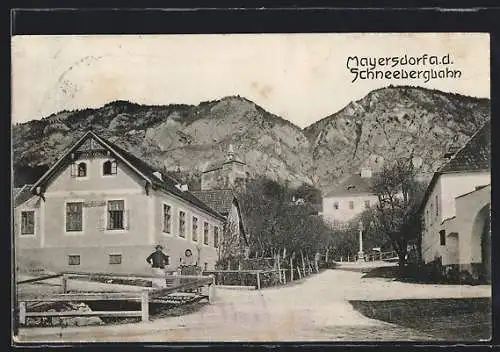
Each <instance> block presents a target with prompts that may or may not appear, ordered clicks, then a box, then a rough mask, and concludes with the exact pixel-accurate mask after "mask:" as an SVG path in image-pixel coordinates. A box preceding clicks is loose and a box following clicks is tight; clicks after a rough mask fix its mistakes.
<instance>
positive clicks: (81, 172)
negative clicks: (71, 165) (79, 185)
mask: <svg viewBox="0 0 500 352" xmlns="http://www.w3.org/2000/svg"><path fill="white" fill-rule="evenodd" d="M77 175H78V177H85V176H87V164H85V163H79V164H78V174H77Z"/></svg>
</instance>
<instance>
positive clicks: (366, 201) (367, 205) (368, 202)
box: [365, 200, 370, 209]
mask: <svg viewBox="0 0 500 352" xmlns="http://www.w3.org/2000/svg"><path fill="white" fill-rule="evenodd" d="M365 209H370V201H369V200H365Z"/></svg>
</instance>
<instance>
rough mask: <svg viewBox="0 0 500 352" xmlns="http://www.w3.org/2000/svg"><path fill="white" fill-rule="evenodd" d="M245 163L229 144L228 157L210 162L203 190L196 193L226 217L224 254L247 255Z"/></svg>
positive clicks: (222, 247)
mask: <svg viewBox="0 0 500 352" xmlns="http://www.w3.org/2000/svg"><path fill="white" fill-rule="evenodd" d="M246 182H247V172H246V164H245V163H244V162H243V161H242V160H241V159H240V158H239V157H238V156H237V154H236V153H235V152H234V148H233V146H232V145H231V144H230V145H229V148H228V152H227V155H226V159H225V160H222V161H216V162H211V163H209V164H208V165H207V166H206V167H205V170H204V171H203V173H202V177H201V191H194V192H193V193H194V194H195V195H196V196H197V197H198V198H199V199H201V200H202V201H204V202H205V203H206V204H208V205H209V206H210V207H212V208H213V209H215V210H216V211H217V212H219V213H220V214H222V215H224V217H225V218H226V223H225V228H224V235H223V238H222V239H221V246H220V247H219V250H218V253H219V255H220V256H221V257H224V256H226V257H227V256H231V257H237V258H240V259H243V258H247V257H248V250H249V245H248V234H247V233H246V232H245V226H244V221H243V217H242V211H241V208H240V203H239V201H238V193H239V192H242V191H244V190H245V189H246Z"/></svg>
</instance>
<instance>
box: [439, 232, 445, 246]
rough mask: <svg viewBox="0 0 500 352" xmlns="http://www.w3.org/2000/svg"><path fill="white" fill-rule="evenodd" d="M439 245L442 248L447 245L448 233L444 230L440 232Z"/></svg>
mask: <svg viewBox="0 0 500 352" xmlns="http://www.w3.org/2000/svg"><path fill="white" fill-rule="evenodd" d="M439 244H440V245H441V246H445V245H446V232H445V231H444V230H441V231H439Z"/></svg>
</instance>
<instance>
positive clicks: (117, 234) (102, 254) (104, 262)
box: [14, 159, 223, 274]
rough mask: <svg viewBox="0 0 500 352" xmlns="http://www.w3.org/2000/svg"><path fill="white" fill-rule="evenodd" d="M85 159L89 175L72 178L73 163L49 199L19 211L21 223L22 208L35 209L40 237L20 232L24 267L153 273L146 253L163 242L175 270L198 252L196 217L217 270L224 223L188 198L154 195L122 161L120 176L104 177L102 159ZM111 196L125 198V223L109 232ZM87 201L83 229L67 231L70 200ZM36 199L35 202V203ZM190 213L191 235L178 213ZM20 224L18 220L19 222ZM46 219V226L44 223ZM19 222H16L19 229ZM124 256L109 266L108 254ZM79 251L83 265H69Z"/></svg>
mask: <svg viewBox="0 0 500 352" xmlns="http://www.w3.org/2000/svg"><path fill="white" fill-rule="evenodd" d="M104 160H106V159H94V160H86V162H87V176H86V177H84V178H75V177H71V171H70V167H69V166H68V167H66V168H62V170H61V171H60V172H59V173H57V174H56V175H55V177H54V178H53V179H52V182H51V183H50V184H49V185H48V187H47V189H46V192H45V199H46V201H45V202H43V201H41V200H40V198H39V197H33V198H32V199H33V201H29V202H26V203H25V204H23V205H22V206H21V207H18V208H16V209H15V211H14V214H15V219H17V222H19V221H20V216H21V215H20V214H21V210H22V209H31V208H33V209H35V216H36V220H35V226H36V230H35V235H34V236H30V237H28V236H26V235H24V236H22V237H21V236H20V235H18V236H17V237H16V239H18V240H17V241H16V244H17V247H16V248H18V250H17V251H16V258H17V259H18V262H19V265H20V266H30V267H33V266H39V267H44V268H46V269H48V270H55V271H60V270H73V271H96V272H116V273H139V274H140V273H148V272H150V266H149V265H148V264H147V263H146V260H145V259H146V257H147V256H148V255H149V254H150V253H151V252H152V251H153V247H154V244H156V243H161V244H163V245H164V246H165V247H166V249H165V253H166V254H167V255H169V256H170V265H169V266H168V267H167V270H175V269H176V268H177V266H178V264H179V258H180V256H181V255H183V253H184V251H185V250H186V249H187V248H190V249H191V250H192V251H193V254H195V255H196V254H197V250H196V245H197V243H194V242H193V241H192V239H191V228H192V216H193V215H194V216H197V217H198V219H199V220H198V221H199V228H198V239H199V242H198V243H199V244H200V248H201V252H200V265H201V266H202V267H203V266H204V263H207V268H209V269H213V268H214V265H215V261H216V259H217V255H216V249H215V247H214V242H213V241H214V235H213V227H214V225H218V226H219V229H220V230H219V233H220V235H219V236H221V235H222V228H223V224H222V221H221V220H219V219H217V218H214V217H213V216H212V215H209V214H206V213H205V212H204V211H201V210H199V209H198V208H196V207H193V206H191V205H190V204H189V203H188V202H186V201H184V200H182V199H179V198H176V197H174V196H172V195H170V194H167V193H164V192H162V191H153V190H151V191H150V193H149V196H148V195H146V192H145V189H144V188H143V187H142V186H141V185H142V183H143V181H142V180H141V179H140V178H139V177H138V176H137V175H136V174H135V173H134V172H133V171H132V170H130V169H129V168H128V167H127V166H126V165H125V164H118V168H117V174H116V175H113V176H106V177H104V176H102V174H101V170H102V162H103V161H104ZM107 200H124V203H125V213H124V216H125V218H126V224H125V225H126V226H125V229H123V230H107V229H106V223H107V204H106V201H107ZM71 201H82V202H84V207H83V231H81V232H66V227H65V217H66V202H71ZM163 201H165V202H166V203H168V204H171V205H172V206H173V209H172V215H173V218H172V229H173V231H174V233H172V234H171V235H166V234H163V231H162V224H163V214H162V204H163ZM30 202H31V203H30ZM179 209H183V210H184V211H185V212H186V235H187V236H186V239H184V238H181V237H179V236H178V211H179ZM203 221H208V223H209V224H210V225H209V244H208V245H205V244H203ZM15 223H16V222H15ZM42 223H43V226H42V225H41V224H42ZM18 228H19V224H17V225H15V231H16V233H19V231H20V230H18ZM111 254H115V255H116V254H119V255H121V263H120V264H110V258H109V255H111ZM70 255H79V256H80V265H69V261H68V256H70Z"/></svg>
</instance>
